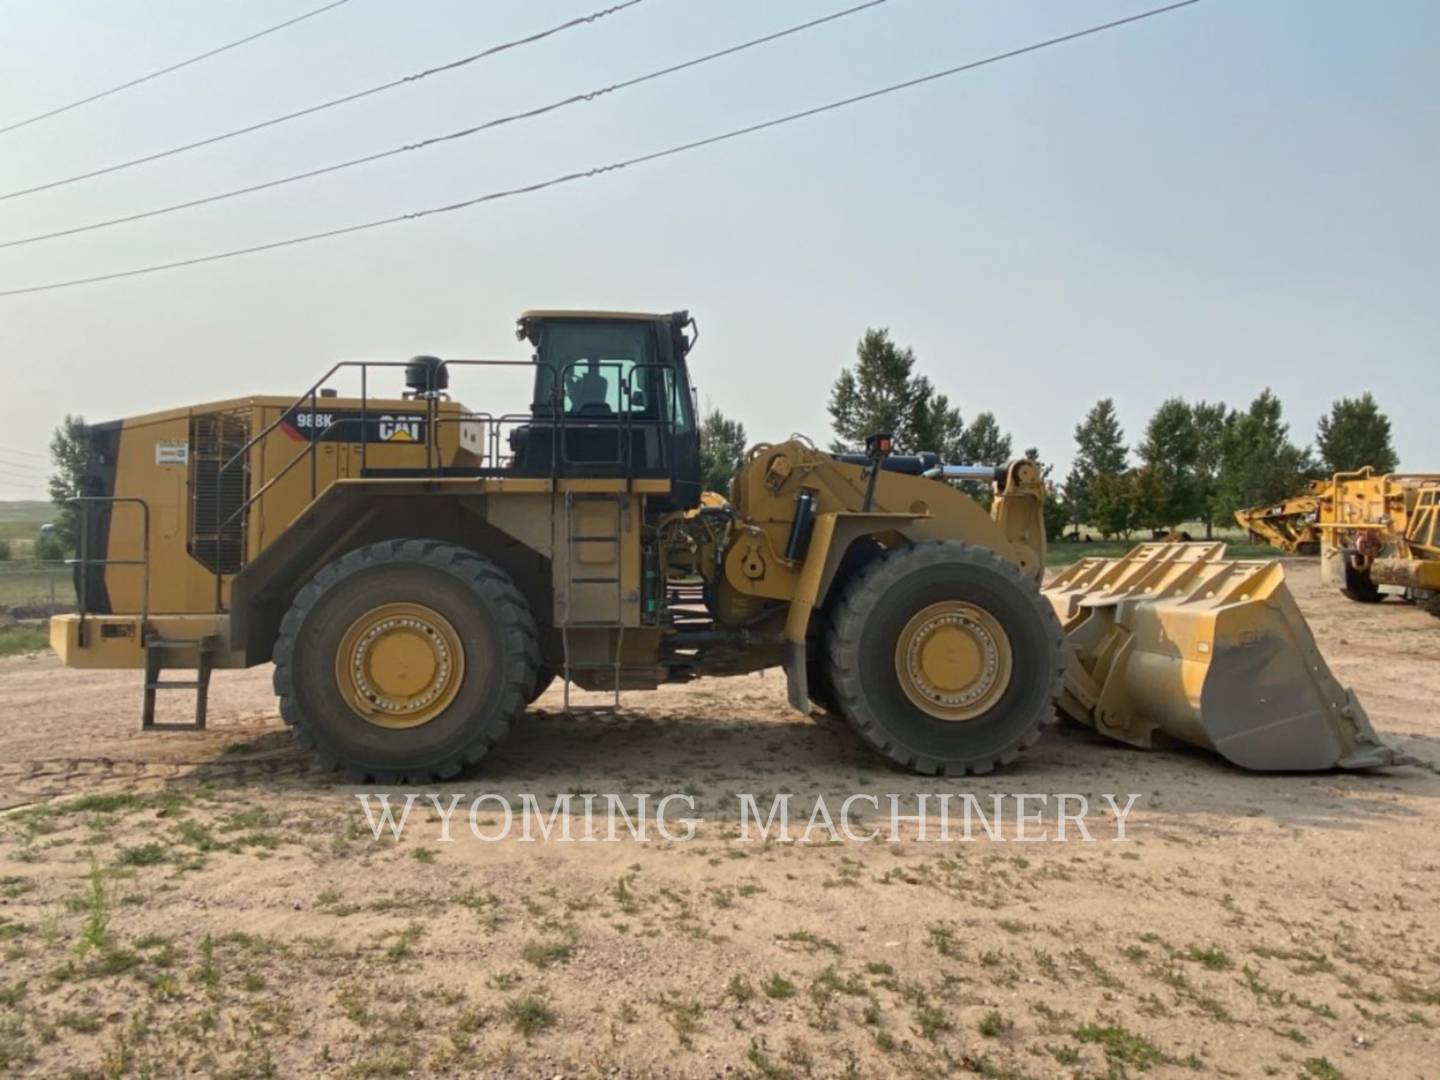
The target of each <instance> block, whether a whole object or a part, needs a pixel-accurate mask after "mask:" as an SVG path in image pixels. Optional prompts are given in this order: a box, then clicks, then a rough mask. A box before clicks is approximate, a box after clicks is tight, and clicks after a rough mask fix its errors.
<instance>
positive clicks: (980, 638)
mask: <svg viewBox="0 0 1440 1080" xmlns="http://www.w3.org/2000/svg"><path fill="white" fill-rule="evenodd" d="M1013 670H1014V657H1013V654H1012V652H1011V649H1010V638H1009V636H1008V635H1007V634H1006V633H1005V630H1004V628H1003V627H1002V626H1001V625H1000V623H999V622H998V621H997V620H996V619H995V617H994V616H993V615H991V614H990V613H989V612H988V611H985V610H984V609H983V608H978V607H976V606H975V605H974V604H966V603H963V602H961V601H959V600H942V601H941V602H940V603H938V604H931V605H930V606H929V607H927V608H924V609H922V610H920V611H917V612H916V613H915V614H914V615H913V616H911V618H910V621H909V622H907V623H906V624H905V628H904V629H903V630H901V631H900V637H899V639H898V640H897V641H896V642H895V674H896V676H897V677H898V678H899V680H900V688H901V689H902V690H904V691H905V696H906V697H907V698H909V699H910V701H911V702H912V703H913V704H914V705H915V706H916V707H917V708H919V709H921V710H922V711H924V712H925V713H927V714H929V715H930V716H933V717H935V719H937V720H973V719H974V718H975V717H977V716H980V715H981V714H982V713H984V712H986V711H987V710H989V709H990V707H991V706H993V705H994V704H995V703H996V702H997V701H999V700H1000V698H1001V696H1002V695H1003V694H1004V693H1005V690H1006V688H1007V687H1008V686H1009V685H1010V676H1011V674H1012V672H1013Z"/></svg>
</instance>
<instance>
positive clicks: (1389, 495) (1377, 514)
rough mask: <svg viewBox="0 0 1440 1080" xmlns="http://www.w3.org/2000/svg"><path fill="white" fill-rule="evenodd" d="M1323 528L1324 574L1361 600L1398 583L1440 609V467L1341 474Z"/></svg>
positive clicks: (1325, 505) (1326, 503)
mask: <svg viewBox="0 0 1440 1080" xmlns="http://www.w3.org/2000/svg"><path fill="white" fill-rule="evenodd" d="M1318 529H1319V531H1320V533H1321V538H1322V543H1321V549H1320V573H1321V577H1322V579H1323V580H1324V581H1326V582H1327V583H1329V584H1332V585H1336V586H1338V587H1339V588H1341V589H1342V590H1343V591H1344V592H1345V594H1346V595H1347V596H1349V597H1351V598H1352V599H1355V600H1360V601H1375V600H1379V599H1380V598H1381V596H1382V593H1381V591H1380V590H1381V587H1382V586H1392V587H1395V588H1398V589H1400V590H1401V591H1402V593H1403V594H1404V595H1405V596H1406V597H1407V598H1408V599H1411V600H1414V601H1415V602H1416V603H1419V604H1421V605H1422V606H1424V608H1425V609H1426V610H1427V611H1429V612H1430V613H1431V614H1433V615H1436V616H1440V474H1436V473H1377V472H1375V471H1374V470H1373V469H1371V468H1368V467H1367V468H1364V469H1359V470H1356V471H1355V472H1348V473H1337V474H1336V475H1335V478H1334V480H1333V481H1332V482H1331V484H1330V487H1329V490H1328V492H1327V495H1326V497H1325V498H1324V499H1322V500H1321V505H1320V520H1319V524H1318Z"/></svg>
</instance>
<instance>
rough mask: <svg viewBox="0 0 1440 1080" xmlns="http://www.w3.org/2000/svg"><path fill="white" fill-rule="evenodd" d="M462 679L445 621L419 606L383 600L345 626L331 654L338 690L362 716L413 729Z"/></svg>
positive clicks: (460, 656) (458, 651) (459, 654)
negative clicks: (338, 685)
mask: <svg viewBox="0 0 1440 1080" xmlns="http://www.w3.org/2000/svg"><path fill="white" fill-rule="evenodd" d="M464 678H465V650H464V649H462V648H461V646H460V636H459V635H458V634H457V633H455V627H453V626H451V625H450V620H448V619H446V618H445V616H443V615H441V614H440V613H439V612H438V611H435V610H434V609H433V608H429V607H426V606H425V605H424V604H383V605H381V606H380V607H377V608H373V609H371V610H370V611H367V612H366V613H365V614H364V615H362V616H360V618H358V619H356V620H355V621H354V622H353V623H351V624H350V628H349V629H348V630H346V631H345V636H344V638H342V639H341V641H340V649H339V652H338V653H337V654H336V656H335V679H336V681H337V682H338V683H339V684H340V694H341V696H343V697H344V698H345V701H346V703H347V704H349V706H350V707H351V708H352V709H354V710H355V712H356V713H357V714H359V715H360V716H361V717H363V718H364V719H366V720H368V721H370V723H372V724H376V725H378V726H380V727H385V728H413V727H419V726H420V725H421V724H427V723H429V722H430V721H431V720H433V719H435V717H437V716H439V715H440V714H441V713H442V712H444V711H445V710H446V709H447V708H448V707H449V705H450V703H451V702H452V701H454V700H455V695H456V694H457V693H459V691H460V684H461V683H462V682H463V681H464Z"/></svg>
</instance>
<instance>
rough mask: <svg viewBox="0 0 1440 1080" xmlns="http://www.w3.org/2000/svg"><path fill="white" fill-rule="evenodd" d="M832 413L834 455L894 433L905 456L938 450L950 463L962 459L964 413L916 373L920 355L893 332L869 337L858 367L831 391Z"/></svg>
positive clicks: (857, 358) (862, 344) (844, 374)
mask: <svg viewBox="0 0 1440 1080" xmlns="http://www.w3.org/2000/svg"><path fill="white" fill-rule="evenodd" d="M829 408H830V420H831V425H832V426H833V427H834V429H835V434H836V436H837V438H836V440H835V441H834V443H832V444H831V448H832V449H834V450H837V451H858V450H862V449H863V448H864V446H865V439H866V437H867V436H869V435H873V434H874V433H875V432H878V431H888V432H890V433H891V434H892V435H893V436H894V437H895V450H896V451H897V452H899V453H903V454H913V453H916V452H918V451H921V450H933V451H935V452H936V453H938V454H939V455H940V456H941V457H942V458H943V459H945V460H947V461H955V460H957V459H958V457H959V452H960V449H961V436H962V435H963V434H964V430H965V426H964V424H963V422H962V421H961V419H960V410H959V409H956V408H952V407H951V405H950V403H949V401H948V399H947V398H946V397H945V395H944V394H938V393H936V392H935V388H934V387H933V386H932V385H931V384H930V380H929V379H927V378H926V377H925V376H924V375H918V374H916V373H915V353H914V351H913V350H912V349H909V348H904V349H902V348H900V347H899V346H898V345H896V344H895V342H894V341H893V340H891V338H890V331H889V330H886V329H883V328H882V329H878V330H877V329H870V330H866V331H865V334H864V336H863V337H862V338H861V339H860V343H859V344H858V345H857V346H856V348H855V365H854V367H851V368H845V369H844V370H843V371H841V372H840V375H839V377H838V378H837V379H836V380H835V383H834V385H833V386H832V387H831V388H830V404H829Z"/></svg>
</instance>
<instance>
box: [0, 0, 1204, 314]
mask: <svg viewBox="0 0 1440 1080" xmlns="http://www.w3.org/2000/svg"><path fill="white" fill-rule="evenodd" d="M1199 2H1200V0H1179V2H1178V3H1174V4H1167V5H1165V6H1164V7H1158V8H1152V9H1150V10H1149V11H1144V12H1141V13H1140V14H1138V15H1130V16H1127V17H1126V18H1123V19H1114V20H1112V21H1111V22H1106V23H1100V24H1099V25H1096V26H1091V27H1087V28H1086V29H1084V30H1076V31H1075V32H1073V33H1070V34H1064V35H1062V36H1060V37H1054V38H1049V39H1048V40H1045V41H1040V42H1036V43H1035V44H1033V45H1026V46H1023V47H1022V48H1018V49H1011V50H1010V51H1009V52H1003V53H996V54H994V55H993V56H987V57H985V58H984V59H982V60H972V61H970V62H969V63H965V64H960V65H958V66H956V67H951V68H946V69H945V70H943V71H936V72H932V73H931V74H929V75H921V76H919V77H918V78H914V79H907V80H906V81H904V82H898V83H892V84H891V85H889V86H883V87H880V88H879V89H877V90H869V91H866V92H865V93H863V94H856V95H854V96H853V97H847V98H841V99H840V100H838V101H831V102H828V103H827V104H824V105H817V106H815V107H814V108H810V109H804V110H802V111H800V112H795V113H789V114H788V115H786V116H779V117H775V118H773V119H770V120H763V121H761V122H759V123H756V124H750V125H748V126H746V127H740V128H733V129H731V130H730V131H726V132H722V133H721V134H719V135H710V136H707V137H706V138H703V139H696V140H694V141H693V142H687V143H680V144H678V145H675V146H670V147H667V148H666V149H664V150H655V151H652V152H651V153H648V154H641V155H639V156H637V157H632V158H626V159H624V160H622V161H616V162H611V163H610V164H608V165H597V166H595V167H594V168H590V169H585V170H582V171H579V172H571V173H565V174H564V175H562V176H555V177H552V178H550V179H549V180H540V181H537V182H535V183H533V184H526V185H524V186H523V187H514V188H508V189H504V190H501V191H492V192H490V193H488V194H485V195H477V196H475V197H474V198H471V199H465V200H463V201H461V202H455V203H450V204H449V205H447V206H434V207H430V208H428V209H425V210H414V211H411V212H410V213H406V214H396V215H395V216H393V217H387V218H379V219H377V220H374V221H366V222H361V223H360V224H358V225H346V226H342V227H341V228H337V229H327V230H325V231H324V232H315V233H309V234H307V235H304V236H292V237H289V238H288V239H285V240H274V241H271V242H270V243H268V244H255V245H253V246H251V247H243V248H233V249H231V250H229V251H220V252H216V253H214V254H211V255H200V256H197V257H195V258H191V259H179V260H177V261H175V262H168V263H158V264H155V265H153V266H141V267H136V268H135V269H133V270H118V271H116V272H114V273H110V274H97V275H95V276H93V277H85V278H72V279H70V280H68V281H55V282H50V283H48V284H45V285H31V286H28V287H25V288H21V289H7V290H4V291H0V297H5V296H20V295H23V294H26V293H37V292H48V291H50V290H53V289H68V288H72V287H74V286H76V285H91V284H94V283H96V282H100V281H114V280H116V279H118V278H128V277H138V276H140V275H141V274H154V273H158V272H160V271H162V270H178V269H180V268H181V267H187V266H199V265H201V264H202V263H210V262H217V261H219V260H221V259H233V258H236V257H238V256H240V255H254V254H257V253H259V252H262V251H274V250H276V249H277V248H284V247H291V246H293V245H295V244H305V243H309V242H311V241H313V240H328V239H330V238H332V237H336V236H348V235H349V234H351V233H358V232H365V231H367V230H369V229H378V228H381V227H383V226H386V225H395V224H397V223H399V222H402V221H413V220H416V219H418V218H424V217H431V216H433V215H435V214H448V213H450V212H452V211H455V210H464V209H467V208H469V207H472V206H478V205H480V204H481V203H488V202H495V201H497V200H499V199H506V198H510V197H512V196H515V195H528V194H530V193H531V192H535V191H543V190H544V189H546V188H551V187H557V186H559V185H561V184H568V183H572V182H574V181H576V180H588V179H590V178H592V177H595V176H599V175H601V174H603V173H610V172H616V171H618V170H620V169H625V168H629V167H630V166H632V165H642V164H645V163H647V162H651V161H658V160H660V159H661V158H667V157H673V156H674V155H676V154H683V153H686V152H688V151H690V150H698V149H700V148H701V147H704V146H712V145H714V144H716V143H721V142H726V141H728V140H730V139H738V138H740V137H741V136H744V135H752V134H754V133H756V132H759V131H765V130H767V129H769V128H773V127H779V126H780V125H782V124H789V123H792V122H793V121H796V120H803V119H806V118H807V117H811V116H818V115H819V114H821V113H826V112H831V111H833V110H835V109H843V108H845V107H847V106H850V105H855V104H858V103H860V102H862V101H869V100H871V99H873V98H878V97H883V96H885V95H886V94H893V93H896V92H898V91H900V90H908V89H910V88H912V87H915V86H920V85H922V84H925V83H930V82H935V81H936V80H938V79H945V78H949V77H950V76H952V75H959V74H961V73H962V72H966V71H974V70H975V69H976V68H981V67H986V66H988V65H990V64H997V63H1000V62H1001V61H1004V60H1011V59H1014V58H1015V57H1017V56H1024V55H1025V54H1026V53H1032V52H1038V51H1039V50H1041V49H1048V48H1050V47H1051V46H1054V45H1062V44H1064V43H1066V42H1069V41H1075V40H1077V39H1079V38H1084V37H1089V36H1090V35H1092V34H1099V33H1102V32H1104V31H1106V30H1113V29H1115V28H1117V27H1121V26H1125V25H1128V24H1130V23H1136V22H1140V21H1141V20H1144V19H1150V18H1153V17H1155V16H1157V15H1164V14H1166V13H1168V12H1172V11H1178V10H1179V9H1181V8H1186V7H1190V6H1192V5H1193V4H1198V3H1199Z"/></svg>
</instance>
